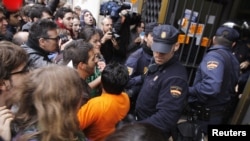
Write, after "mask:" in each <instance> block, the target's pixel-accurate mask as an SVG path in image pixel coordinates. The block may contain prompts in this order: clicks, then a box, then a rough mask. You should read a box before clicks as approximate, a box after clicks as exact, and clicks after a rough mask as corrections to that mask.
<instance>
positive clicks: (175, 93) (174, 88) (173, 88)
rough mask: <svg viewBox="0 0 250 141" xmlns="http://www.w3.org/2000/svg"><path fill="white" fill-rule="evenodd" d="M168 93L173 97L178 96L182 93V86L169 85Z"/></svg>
mask: <svg viewBox="0 0 250 141" xmlns="http://www.w3.org/2000/svg"><path fill="white" fill-rule="evenodd" d="M170 94H171V95H172V96H173V97H176V98H177V97H179V96H181V94H182V88H181V87H179V86H170Z"/></svg>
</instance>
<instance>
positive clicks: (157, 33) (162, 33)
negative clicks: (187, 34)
mask: <svg viewBox="0 0 250 141" xmlns="http://www.w3.org/2000/svg"><path fill="white" fill-rule="evenodd" d="M178 35H179V31H178V30H177V29H176V28H175V27H174V26H172V25H166V24H165V25H159V26H156V27H155V28H154V29H153V44H152V50H153V51H154V52H160V53H168V52H169V51H170V50H171V49H172V47H173V44H175V43H176V42H177V40H178Z"/></svg>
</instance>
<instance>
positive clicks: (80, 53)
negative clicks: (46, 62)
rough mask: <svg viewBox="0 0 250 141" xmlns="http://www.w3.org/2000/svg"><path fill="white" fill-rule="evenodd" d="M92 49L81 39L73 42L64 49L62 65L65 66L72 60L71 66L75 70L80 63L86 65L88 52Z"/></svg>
mask: <svg viewBox="0 0 250 141" xmlns="http://www.w3.org/2000/svg"><path fill="white" fill-rule="evenodd" d="M92 49H93V46H92V45H91V44H90V43H88V42H85V41H83V40H82V39H78V40H73V41H71V42H70V43H68V44H67V45H66V46H65V48H64V51H63V62H64V64H67V63H69V61H70V60H72V63H73V66H74V67H75V68H76V67H77V65H78V64H79V63H80V62H83V63H88V60H89V51H90V50H92Z"/></svg>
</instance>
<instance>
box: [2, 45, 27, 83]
mask: <svg viewBox="0 0 250 141" xmlns="http://www.w3.org/2000/svg"><path fill="white" fill-rule="evenodd" d="M27 61H28V55H27V53H26V51H25V50H24V49H23V48H21V47H19V46H18V45H16V44H14V43H12V42H9V41H0V64H1V65H0V70H1V71H0V80H3V79H9V78H10V73H11V71H13V70H14V69H16V68H17V67H19V66H20V65H22V64H23V63H27Z"/></svg>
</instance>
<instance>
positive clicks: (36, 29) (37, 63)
mask: <svg viewBox="0 0 250 141" xmlns="http://www.w3.org/2000/svg"><path fill="white" fill-rule="evenodd" d="M21 47H23V48H24V49H25V50H26V52H27V53H28V54H29V61H28V66H29V68H30V69H36V68H39V67H42V66H46V65H48V64H51V63H52V61H51V60H50V59H49V58H48V55H49V54H50V53H53V52H57V51H59V37H58V33H57V25H56V23H55V22H53V21H51V20H48V19H42V20H39V21H37V22H35V23H33V24H32V26H31V28H30V30H29V37H28V41H27V42H26V43H25V44H24V45H22V46H21Z"/></svg>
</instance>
